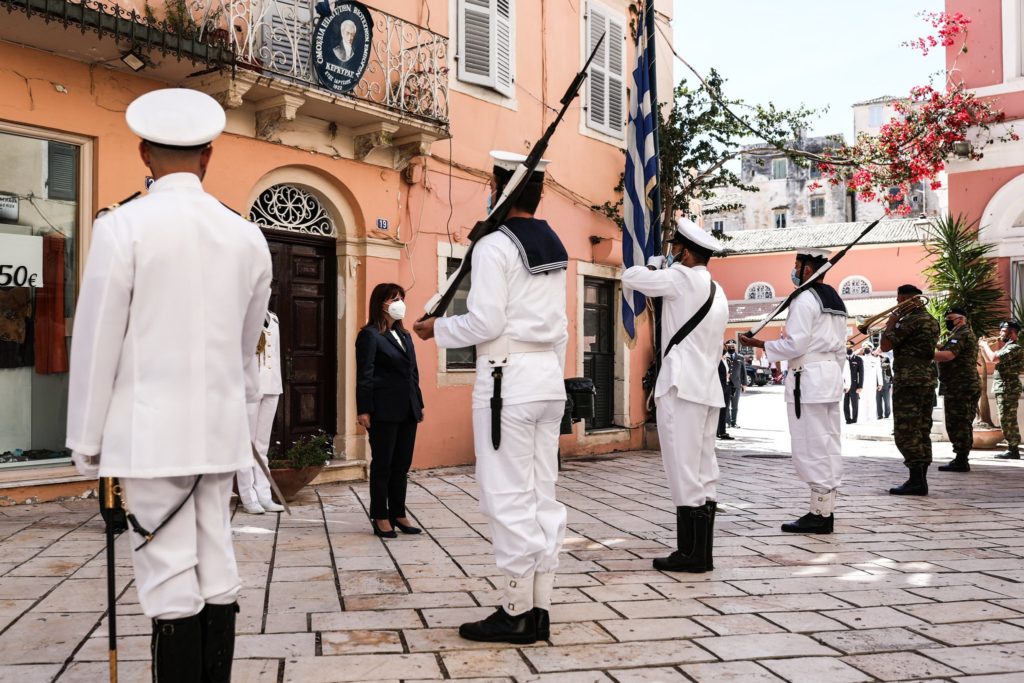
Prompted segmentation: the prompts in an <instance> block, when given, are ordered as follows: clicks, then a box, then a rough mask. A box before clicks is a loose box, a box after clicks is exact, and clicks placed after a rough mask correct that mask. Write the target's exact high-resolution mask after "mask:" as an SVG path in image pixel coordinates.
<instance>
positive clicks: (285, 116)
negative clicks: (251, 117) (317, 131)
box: [256, 93, 306, 141]
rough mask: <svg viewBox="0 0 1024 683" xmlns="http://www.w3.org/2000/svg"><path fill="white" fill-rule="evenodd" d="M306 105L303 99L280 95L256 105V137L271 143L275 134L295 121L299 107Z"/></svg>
mask: <svg viewBox="0 0 1024 683" xmlns="http://www.w3.org/2000/svg"><path fill="white" fill-rule="evenodd" d="M305 103H306V99H305V98H304V97H297V96H295V95H288V94H284V93H282V94H280V95H276V96H275V97H268V98H267V99H265V100H260V101H259V102H257V103H256V137H257V138H259V139H260V140H270V141H273V140H274V138H275V136H276V133H277V132H278V131H279V130H280V129H281V128H282V127H283V126H285V124H287V123H289V122H290V121H294V120H295V116H296V114H297V113H298V111H299V107H301V106H302V105H303V104H305Z"/></svg>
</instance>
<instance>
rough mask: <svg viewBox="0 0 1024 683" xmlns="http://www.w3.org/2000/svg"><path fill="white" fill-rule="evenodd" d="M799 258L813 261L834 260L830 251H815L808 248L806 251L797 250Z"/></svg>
mask: <svg viewBox="0 0 1024 683" xmlns="http://www.w3.org/2000/svg"><path fill="white" fill-rule="evenodd" d="M796 256H797V258H812V259H825V260H826V261H827V260H828V259H830V258H832V252H831V251H829V250H828V249H814V248H811V247H808V248H806V249H797V252H796Z"/></svg>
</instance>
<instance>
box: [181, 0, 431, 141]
mask: <svg viewBox="0 0 1024 683" xmlns="http://www.w3.org/2000/svg"><path fill="white" fill-rule="evenodd" d="M189 8H190V10H191V14H192V17H193V19H194V21H195V27H196V28H195V31H196V34H197V35H196V37H197V38H198V39H199V40H200V41H203V40H204V39H205V40H207V41H209V42H213V43H220V42H222V41H226V42H228V43H229V44H230V46H231V47H232V49H233V51H234V53H235V63H236V65H237V66H238V67H239V68H244V69H251V70H255V71H259V72H262V73H266V74H269V75H273V76H277V77H279V78H285V79H289V80H292V81H296V82H299V83H302V84H305V85H309V86H312V87H314V88H320V87H321V86H320V84H319V83H318V81H317V77H316V75H315V73H314V71H313V63H312V59H311V52H312V51H311V49H310V48H311V45H312V42H313V33H314V28H315V24H314V20H315V19H316V14H315V12H314V9H313V0H293V1H289V0H189ZM369 10H370V14H371V16H372V19H373V41H372V45H371V49H370V61H369V64H368V65H367V68H366V71H365V73H364V74H363V77H362V79H361V80H360V81H359V83H358V85H356V87H355V89H354V90H352V91H351V92H350V93H347V94H346V95H339V97H345V96H352V97H355V98H357V99H362V100H366V101H369V102H373V103H375V104H378V105H382V106H384V107H387V108H388V109H391V110H394V111H395V112H397V113H400V114H403V115H409V116H415V117H418V118H422V119H426V120H427V121H429V122H431V123H434V124H439V125H441V126H447V124H448V38H447V37H445V36H442V35H439V34H437V33H434V32H432V31H430V30H428V29H426V28H423V27H422V26H418V25H416V24H413V23H411V22H408V21H406V20H404V19H401V18H399V17H396V16H393V15H391V14H388V13H386V12H381V11H379V10H376V9H373V8H369Z"/></svg>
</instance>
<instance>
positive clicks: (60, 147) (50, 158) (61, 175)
mask: <svg viewBox="0 0 1024 683" xmlns="http://www.w3.org/2000/svg"><path fill="white" fill-rule="evenodd" d="M46 160H47V178H46V196H47V198H49V199H61V200H67V201H75V199H76V198H77V197H78V147H76V146H74V145H68V144H65V143H63V142H50V143H49V144H48V145H47V154H46Z"/></svg>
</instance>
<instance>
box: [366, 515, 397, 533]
mask: <svg viewBox="0 0 1024 683" xmlns="http://www.w3.org/2000/svg"><path fill="white" fill-rule="evenodd" d="M370 526H372V527H373V535H374V536H379V537H380V538H398V534H397V533H395V530H394V529H392V530H391V531H381V530H380V528H379V527H378V526H377V520H375V519H371V520H370Z"/></svg>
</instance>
